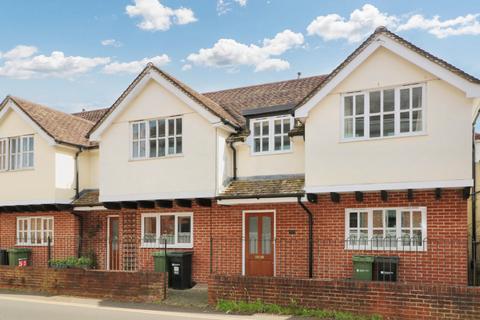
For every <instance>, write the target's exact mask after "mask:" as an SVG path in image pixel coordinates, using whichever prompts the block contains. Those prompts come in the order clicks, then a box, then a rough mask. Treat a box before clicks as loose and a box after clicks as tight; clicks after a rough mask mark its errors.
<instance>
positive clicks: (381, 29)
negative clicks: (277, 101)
mask: <svg viewBox="0 0 480 320" xmlns="http://www.w3.org/2000/svg"><path fill="white" fill-rule="evenodd" d="M379 35H384V36H386V37H389V38H390V39H392V40H394V41H396V42H398V43H400V44H402V45H404V46H405V47H407V48H408V49H410V50H412V51H414V52H416V53H418V54H420V55H421V56H423V57H425V58H427V59H428V60H430V61H431V62H434V63H436V64H438V65H440V66H441V67H443V68H445V69H447V70H449V71H450V72H453V73H454V74H456V75H458V76H460V77H462V78H463V79H465V80H467V81H469V82H472V83H475V84H480V79H478V78H476V77H474V76H472V75H470V74H468V73H466V72H465V71H463V70H461V69H459V68H457V67H455V66H453V65H451V64H450V63H448V62H446V61H445V60H442V59H440V58H438V57H436V56H434V55H433V54H431V53H429V52H427V51H425V50H423V49H420V48H419V47H417V46H415V45H414V44H412V43H411V42H409V41H407V40H405V39H404V38H402V37H400V36H398V35H397V34H395V33H393V32H391V31H389V30H388V29H387V28H385V27H383V26H382V27H378V28H377V29H376V30H375V32H374V33H372V34H371V35H370V36H369V37H368V38H367V39H366V40H365V41H364V42H363V43H362V44H361V45H360V46H359V47H358V48H357V49H356V50H355V51H354V52H353V53H352V54H350V55H349V56H348V57H347V58H346V59H345V60H344V61H343V62H342V63H341V64H340V65H339V66H337V67H336V68H335V69H334V70H333V71H332V72H331V73H330V74H329V75H328V76H327V77H326V78H325V79H324V81H322V82H321V83H319V84H318V85H317V86H316V87H315V88H314V89H313V90H312V91H311V92H310V93H309V94H308V95H306V96H305V97H304V98H303V99H302V100H301V101H300V102H299V103H298V104H297V106H296V107H295V109H297V108H299V107H301V106H302V105H304V104H305V103H306V102H307V101H308V100H310V98H312V97H313V96H314V95H315V94H316V93H317V92H318V91H320V89H322V88H323V87H324V86H326V85H327V83H329V82H330V81H331V80H332V79H333V78H334V77H335V76H336V75H337V74H338V73H339V72H340V71H342V70H343V69H344V68H345V67H346V66H347V65H348V64H349V63H350V62H351V61H352V60H354V59H355V58H356V57H357V56H358V55H359V54H360V53H361V52H362V51H363V50H364V49H365V48H366V47H368V45H370V44H371V43H372V42H373V41H375V39H377V36H379Z"/></svg>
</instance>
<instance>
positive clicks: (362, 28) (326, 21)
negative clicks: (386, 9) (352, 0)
mask: <svg viewBox="0 0 480 320" xmlns="http://www.w3.org/2000/svg"><path fill="white" fill-rule="evenodd" d="M397 23H398V18H397V17H396V16H394V15H389V14H388V13H383V12H380V11H379V10H378V9H377V8H376V7H375V6H373V5H371V4H365V5H364V6H363V7H362V8H361V9H356V10H354V11H353V12H352V13H351V14H350V18H349V19H348V20H347V19H346V18H344V17H342V16H340V15H338V14H334V13H333V14H328V15H326V16H318V17H317V18H315V20H313V21H312V22H311V23H310V25H309V26H308V27H307V32H308V34H309V35H317V36H320V37H321V38H323V39H324V40H335V39H347V40H348V41H349V42H358V41H361V40H362V39H363V38H364V37H366V36H367V35H369V34H370V33H372V32H373V31H374V30H375V28H376V27H378V26H386V27H395V26H396V25H397Z"/></svg>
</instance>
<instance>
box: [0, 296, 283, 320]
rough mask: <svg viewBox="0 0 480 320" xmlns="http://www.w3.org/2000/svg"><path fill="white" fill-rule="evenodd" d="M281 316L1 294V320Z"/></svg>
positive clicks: (227, 319) (246, 319) (183, 319)
mask: <svg viewBox="0 0 480 320" xmlns="http://www.w3.org/2000/svg"><path fill="white" fill-rule="evenodd" d="M32 319H35V320H67V319H68V320H154V319H155V320H187V319H189V320H224V319H225V320H252V319H255V320H260V319H269V320H274V319H275V320H280V319H282V320H283V319H288V317H280V316H271V315H254V316H232V315H224V314H212V313H191V312H179V311H163V310H158V308H151V307H150V308H149V309H148V308H139V306H137V305H122V304H119V303H106V302H103V301H101V300H96V299H80V298H71V297H45V296H34V295H20V294H0V320H32Z"/></svg>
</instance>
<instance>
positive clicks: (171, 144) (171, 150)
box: [168, 138, 175, 154]
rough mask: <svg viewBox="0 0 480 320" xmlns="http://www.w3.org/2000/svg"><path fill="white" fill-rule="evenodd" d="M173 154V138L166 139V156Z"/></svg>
mask: <svg viewBox="0 0 480 320" xmlns="http://www.w3.org/2000/svg"><path fill="white" fill-rule="evenodd" d="M174 153H175V138H168V154H174Z"/></svg>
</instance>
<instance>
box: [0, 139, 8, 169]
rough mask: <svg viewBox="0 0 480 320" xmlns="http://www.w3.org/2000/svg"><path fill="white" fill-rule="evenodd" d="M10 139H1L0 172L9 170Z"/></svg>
mask: <svg viewBox="0 0 480 320" xmlns="http://www.w3.org/2000/svg"><path fill="white" fill-rule="evenodd" d="M8 157H9V153H8V139H7V138H2V139H0V171H7V170H8V163H9V162H8Z"/></svg>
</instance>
